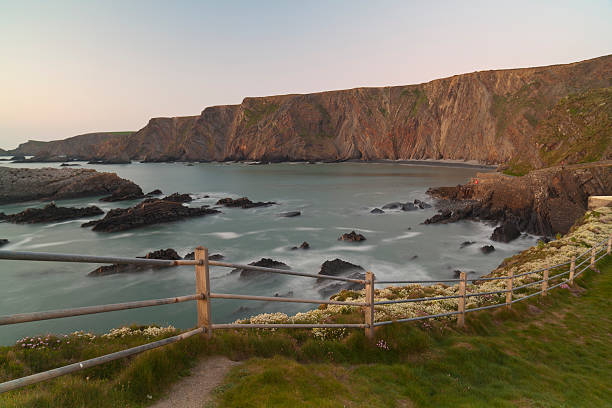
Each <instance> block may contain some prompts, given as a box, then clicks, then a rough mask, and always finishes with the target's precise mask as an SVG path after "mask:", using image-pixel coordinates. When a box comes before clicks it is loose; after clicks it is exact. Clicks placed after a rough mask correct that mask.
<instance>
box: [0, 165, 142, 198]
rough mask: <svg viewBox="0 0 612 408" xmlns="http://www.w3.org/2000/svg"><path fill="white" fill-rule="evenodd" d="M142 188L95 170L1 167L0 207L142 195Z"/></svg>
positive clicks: (113, 175) (111, 174) (110, 174)
mask: <svg viewBox="0 0 612 408" xmlns="http://www.w3.org/2000/svg"><path fill="white" fill-rule="evenodd" d="M139 190H140V187H138V186H137V185H136V184H134V183H132V182H131V181H129V180H125V179H122V178H119V177H117V175H116V174H114V173H98V172H97V171H95V170H91V169H75V168H70V167H67V168H62V169H58V168H42V169H25V168H13V167H0V203H2V204H4V203H16V202H20V201H31V200H38V199H42V200H49V201H51V200H59V199H65V198H78V197H88V196H96V195H107V194H114V193H115V192H124V191H139Z"/></svg>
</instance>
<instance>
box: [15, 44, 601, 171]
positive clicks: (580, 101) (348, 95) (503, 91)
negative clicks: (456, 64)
mask: <svg viewBox="0 0 612 408" xmlns="http://www.w3.org/2000/svg"><path fill="white" fill-rule="evenodd" d="M611 86H612V55H610V56H605V57H600V58H596V59H592V60H587V61H583V62H577V63H573V64H567V65H555V66H548V67H538V68H523V69H510V70H499V71H482V72H474V73H470V74H463V75H456V76H453V77H450V78H444V79H438V80H434V81H431V82H428V83H425V84H420V85H408V86H395V87H384V88H357V89H350V90H342V91H330V92H321V93H314V94H306V95H282V96H269V97H260V98H246V99H244V101H243V102H242V103H241V104H240V105H228V106H214V107H209V108H206V109H205V110H204V111H203V112H202V113H201V115H199V116H188V117H176V118H154V119H151V120H150V121H149V123H148V124H147V125H146V126H145V127H144V128H142V129H141V130H139V131H138V132H136V133H133V134H125V135H119V136H116V137H115V136H114V137H107V138H102V139H104V140H103V141H101V142H99V143H98V142H96V143H95V144H92V145H90V148H89V151H90V154H91V155H90V156H89V157H88V158H94V157H95V158H106V159H112V158H117V157H125V156H127V157H129V158H130V159H133V160H147V161H165V160H191V161H197V160H219V161H221V160H267V161H285V160H329V161H334V160H346V159H361V160H374V159H459V160H476V161H479V162H481V163H488V164H505V165H506V166H507V167H508V168H509V171H510V172H512V171H516V172H524V171H525V170H528V169H530V168H539V167H543V166H546V165H551V164H556V163H558V162H560V161H565V160H567V161H568V162H572V163H573V162H581V161H592V160H600V159H607V158H611V154H612V153H611V150H610V140H611V139H612V127H611V126H610V120H611V119H610V118H611V116H612V115H611V109H612V88H610V87H611ZM602 121H603V122H602ZM602 123H603V124H602ZM606 123H607V125H606ZM590 135H595V137H594V138H593V137H591V136H590ZM54 143H59V142H54ZM20 149H21V147H20ZM59 150H60V151H61V149H59ZM22 152H24V153H30V152H25V151H24V150H23V149H22ZM64 153H65V151H64ZM30 154H31V153H30Z"/></svg>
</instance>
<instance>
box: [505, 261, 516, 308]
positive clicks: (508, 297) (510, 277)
mask: <svg viewBox="0 0 612 408" xmlns="http://www.w3.org/2000/svg"><path fill="white" fill-rule="evenodd" d="M513 284H514V271H513V270H510V273H509V274H508V280H506V290H507V292H506V308H507V309H510V308H512V285H513Z"/></svg>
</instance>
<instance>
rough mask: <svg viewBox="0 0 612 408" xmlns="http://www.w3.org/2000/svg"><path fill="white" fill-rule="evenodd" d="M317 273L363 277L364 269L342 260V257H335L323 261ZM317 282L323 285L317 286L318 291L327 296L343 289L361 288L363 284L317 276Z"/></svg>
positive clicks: (354, 277) (352, 277) (353, 277)
mask: <svg viewBox="0 0 612 408" xmlns="http://www.w3.org/2000/svg"><path fill="white" fill-rule="evenodd" d="M319 275H327V276H343V277H346V278H351V279H364V278H365V269H363V268H362V267H361V266H359V265H355V264H352V263H350V262H346V261H343V260H342V259H339V258H336V259H334V260H332V261H325V262H323V264H322V265H321V270H320V271H319ZM317 283H319V284H323V285H324V286H323V287H321V288H319V293H321V294H322V295H323V296H329V295H332V294H334V293H337V292H340V291H341V290H344V289H346V290H359V289H363V285H362V284H359V283H354V282H340V281H333V280H329V279H324V278H317Z"/></svg>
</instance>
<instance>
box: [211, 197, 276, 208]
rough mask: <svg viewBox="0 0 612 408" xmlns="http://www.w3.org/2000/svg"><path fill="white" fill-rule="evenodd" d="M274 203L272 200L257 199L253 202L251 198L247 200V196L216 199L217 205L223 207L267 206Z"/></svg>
mask: <svg viewBox="0 0 612 408" xmlns="http://www.w3.org/2000/svg"><path fill="white" fill-rule="evenodd" d="M274 204H276V203H275V202H273V201H266V202H263V201H258V202H253V201H251V200H249V199H248V198H247V197H241V198H237V199H235V200H234V199H232V198H229V197H228V198H222V199H220V200H219V201H217V205H222V206H224V207H229V208H245V209H246V208H255V207H267V206H270V205H274Z"/></svg>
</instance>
